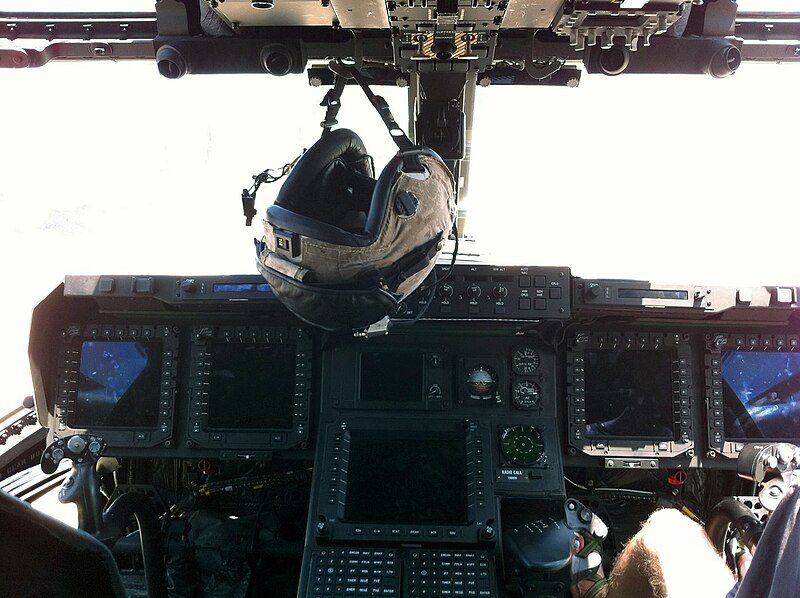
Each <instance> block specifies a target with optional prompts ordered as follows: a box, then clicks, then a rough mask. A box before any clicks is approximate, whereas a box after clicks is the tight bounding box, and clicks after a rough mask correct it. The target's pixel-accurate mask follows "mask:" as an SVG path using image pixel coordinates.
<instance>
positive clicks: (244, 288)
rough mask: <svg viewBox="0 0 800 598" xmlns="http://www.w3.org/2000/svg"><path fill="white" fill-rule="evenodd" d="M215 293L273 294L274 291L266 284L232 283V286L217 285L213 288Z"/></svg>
mask: <svg viewBox="0 0 800 598" xmlns="http://www.w3.org/2000/svg"><path fill="white" fill-rule="evenodd" d="M213 290H214V292H215V293H271V292H272V289H271V288H270V287H269V285H268V284H267V283H266V282H263V283H259V284H253V283H241V284H239V283H230V284H215V285H214V287H213Z"/></svg>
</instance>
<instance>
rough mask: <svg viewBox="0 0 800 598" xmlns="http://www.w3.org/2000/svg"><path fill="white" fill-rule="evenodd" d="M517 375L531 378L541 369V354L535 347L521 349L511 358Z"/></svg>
mask: <svg viewBox="0 0 800 598" xmlns="http://www.w3.org/2000/svg"><path fill="white" fill-rule="evenodd" d="M511 367H512V369H513V370H514V373H515V374H518V375H520V376H530V375H531V374H532V373H533V372H534V371H535V370H536V369H537V368H538V367H539V353H538V352H537V351H536V349H534V348H533V347H519V348H518V349H517V350H516V351H514V355H513V356H512V357H511Z"/></svg>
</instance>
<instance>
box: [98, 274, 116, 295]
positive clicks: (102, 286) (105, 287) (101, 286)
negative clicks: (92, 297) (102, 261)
mask: <svg viewBox="0 0 800 598" xmlns="http://www.w3.org/2000/svg"><path fill="white" fill-rule="evenodd" d="M113 290H114V279H113V278H109V277H108V276H103V277H101V278H100V280H99V281H97V291H98V292H99V293H110V292H111V291H113Z"/></svg>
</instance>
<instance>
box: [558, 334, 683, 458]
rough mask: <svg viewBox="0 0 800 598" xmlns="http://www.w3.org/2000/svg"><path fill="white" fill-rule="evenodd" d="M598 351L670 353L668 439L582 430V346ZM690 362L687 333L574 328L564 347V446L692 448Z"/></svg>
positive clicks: (611, 451)
mask: <svg viewBox="0 0 800 598" xmlns="http://www.w3.org/2000/svg"><path fill="white" fill-rule="evenodd" d="M604 350H625V351H665V350H668V351H672V352H673V370H672V375H673V379H672V383H673V389H672V409H673V415H674V416H675V419H674V428H673V432H674V433H673V436H672V438H667V439H653V438H643V437H637V436H626V437H620V436H591V437H589V436H587V435H586V433H585V425H586V407H585V406H586V387H585V382H586V379H585V376H586V370H585V364H586V351H604ZM692 363H693V362H692V349H691V343H690V342H689V336H688V335H687V334H683V333H674V332H669V333H668V332H663V331H648V330H629V331H616V330H611V331H609V330H588V331H581V332H577V333H575V334H574V335H573V336H572V337H571V338H570V345H569V348H568V351H567V386H568V394H567V402H568V404H569V436H568V438H569V445H570V446H571V447H573V448H574V449H577V450H578V451H580V452H582V453H584V454H586V455H590V456H597V457H632V458H638V457H641V458H645V459H647V458H674V457H678V456H681V455H684V454H686V453H687V452H689V451H693V450H694V445H695V442H694V431H693V429H694V421H693V397H692V389H693V386H692V378H693V376H692ZM690 454H691V453H690Z"/></svg>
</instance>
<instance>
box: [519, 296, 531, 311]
mask: <svg viewBox="0 0 800 598" xmlns="http://www.w3.org/2000/svg"><path fill="white" fill-rule="evenodd" d="M519 308H520V309H521V310H527V309H530V308H531V300H530V297H522V298H521V299H520V300H519Z"/></svg>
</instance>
